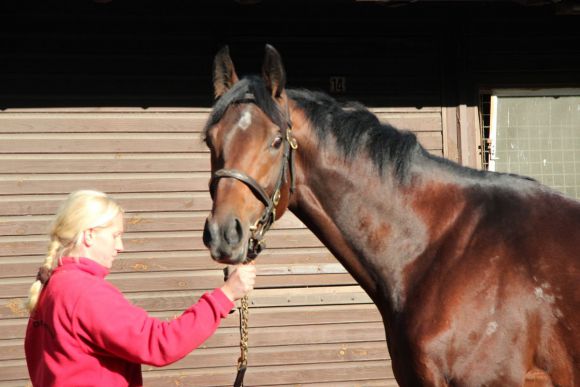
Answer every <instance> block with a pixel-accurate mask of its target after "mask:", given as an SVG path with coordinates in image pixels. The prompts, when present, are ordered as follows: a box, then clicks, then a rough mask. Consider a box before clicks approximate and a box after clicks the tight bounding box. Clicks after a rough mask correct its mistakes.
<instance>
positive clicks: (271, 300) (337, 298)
mask: <svg viewBox="0 0 580 387" xmlns="http://www.w3.org/2000/svg"><path fill="white" fill-rule="evenodd" d="M204 292H205V291H191V290H180V291H167V292H136V293H126V294H125V296H126V297H127V299H128V300H129V301H131V302H132V303H133V304H135V305H137V306H139V307H141V308H143V309H145V310H147V311H149V312H151V313H155V312H166V311H183V310H185V309H187V308H188V307H189V306H190V305H192V304H194V303H195V302H197V300H198V299H199V297H201V295H202V294H203V293H204ZM25 303H26V298H25V297H24V296H23V297H16V298H3V299H0V319H4V318H8V319H10V318H21V317H26V316H28V312H27V311H26V307H25ZM355 304H372V301H371V299H370V297H369V296H368V295H367V294H366V293H365V292H364V291H363V290H362V289H361V288H360V286H358V285H349V286H332V287H311V288H294V289H291V290H289V289H287V288H279V289H255V290H254V291H252V293H251V297H250V307H251V308H269V307H276V306H280V305H287V306H288V307H291V306H314V305H316V306H318V305H355Z"/></svg>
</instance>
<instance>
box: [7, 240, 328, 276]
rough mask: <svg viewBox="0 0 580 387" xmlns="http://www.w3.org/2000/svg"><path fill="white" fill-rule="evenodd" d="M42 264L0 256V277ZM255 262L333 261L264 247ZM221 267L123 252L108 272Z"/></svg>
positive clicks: (311, 252)
mask: <svg viewBox="0 0 580 387" xmlns="http://www.w3.org/2000/svg"><path fill="white" fill-rule="evenodd" d="M43 261H44V256H43V255H30V256H8V257H0V278H14V277H30V276H34V275H36V271H37V270H38V267H39V266H40V265H41V263H42V262H43ZM256 262H257V263H258V264H259V265H291V264H310V265H317V264H326V263H334V262H337V261H336V258H335V257H334V256H333V255H332V254H331V253H330V252H329V251H328V250H327V249H326V248H324V247H313V248H291V249H288V248H279V249H274V248H268V249H266V250H264V251H263V252H262V253H261V254H260V256H259V257H258V260H257V261H256ZM223 267H224V266H223V265H222V264H218V263H216V262H214V261H213V260H212V259H211V258H210V256H209V252H208V251H207V250H198V251H164V252H162V253H159V252H143V253H139V252H137V253H128V252H123V253H122V254H121V255H119V257H118V258H117V259H116V260H115V261H114V263H113V269H112V273H130V272H158V271H179V270H211V269H221V268H223Z"/></svg>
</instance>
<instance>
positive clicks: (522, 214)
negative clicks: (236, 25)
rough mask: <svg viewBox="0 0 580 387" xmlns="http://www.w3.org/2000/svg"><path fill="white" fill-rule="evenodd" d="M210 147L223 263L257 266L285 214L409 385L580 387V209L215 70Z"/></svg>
mask: <svg viewBox="0 0 580 387" xmlns="http://www.w3.org/2000/svg"><path fill="white" fill-rule="evenodd" d="M213 86H214V92H215V97H216V102H215V104H214V106H213V109H212V111H211V113H210V115H209V118H208V121H207V124H206V126H205V129H204V133H203V137H204V140H205V143H206V144H207V146H208V147H209V149H210V153H211V171H212V177H211V178H210V194H211V196H212V199H213V205H212V209H211V212H210V214H209V216H208V218H207V220H206V223H205V227H204V232H203V240H204V243H205V245H206V246H207V247H208V249H209V252H210V254H211V257H212V258H213V259H214V260H215V261H218V262H220V263H225V264H239V263H245V262H248V261H251V260H252V259H255V258H256V256H257V255H258V254H259V252H260V251H261V249H262V248H263V243H262V242H263V240H262V239H263V236H264V234H265V233H266V232H267V231H268V229H269V228H270V226H271V224H272V223H273V222H274V221H275V220H276V219H279V218H280V217H281V216H282V215H283V213H284V212H285V211H286V210H287V209H288V210H290V211H291V212H292V213H294V214H295V215H296V216H297V218H299V219H300V220H301V221H302V222H303V223H304V224H305V225H306V226H307V227H308V228H309V229H310V230H311V231H312V232H313V233H314V234H315V235H316V236H317V237H318V238H319V239H320V240H321V241H322V243H324V245H325V246H326V247H327V248H328V249H329V250H330V251H331V253H332V254H333V255H334V256H335V257H336V258H337V259H338V260H339V261H340V262H341V263H342V265H343V266H344V267H345V268H346V269H347V270H348V272H349V273H350V274H351V275H352V276H353V278H354V279H355V280H356V281H357V282H358V283H359V284H360V286H361V287H362V288H363V289H364V291H365V292H366V293H368V295H369V296H370V298H371V299H372V301H373V302H374V303H375V304H376V306H377V308H378V310H379V312H380V314H381V317H382V319H383V322H384V326H385V330H386V334H387V346H388V350H389V353H390V355H391V359H392V368H393V372H394V375H395V378H396V380H397V382H398V383H399V385H401V386H504V387H505V386H579V385H580V334H579V328H580V286H579V285H580V281H579V274H580V253H579V252H578V250H577V248H578V247H579V242H580V203H579V202H578V201H575V200H573V199H571V198H567V197H565V196H563V195H562V194H560V193H558V192H556V191H554V190H552V189H550V188H548V187H546V186H543V185H541V184H540V183H538V182H537V181H535V180H533V179H531V178H525V177H522V176H517V175H514V174H506V173H497V172H490V171H483V170H476V169H471V168H468V167H465V166H461V165H459V164H457V163H455V162H452V161H450V160H447V159H445V158H442V157H438V156H435V155H432V154H430V153H429V152H427V151H426V150H425V149H424V148H423V147H422V146H421V145H420V144H419V143H418V141H417V139H416V136H415V135H414V134H413V133H412V132H409V131H403V130H399V129H396V128H394V127H392V126H390V125H388V124H385V123H381V122H380V121H379V120H378V118H377V117H376V116H375V115H374V114H373V113H371V112H370V111H369V110H368V109H367V108H365V107H364V106H363V105H362V104H359V103H348V102H347V103H339V102H337V101H336V100H335V99H334V98H332V97H331V96H329V95H327V94H325V93H322V92H318V91H309V90H305V89H287V88H286V71H285V69H284V66H283V64H282V60H281V57H280V54H279V53H278V52H277V51H276V49H275V48H274V47H272V46H270V45H266V53H265V57H264V61H263V65H262V71H261V74H258V75H249V76H245V77H243V78H239V77H238V75H237V74H236V71H235V68H234V65H233V61H232V59H231V57H230V54H229V49H228V47H227V46H225V47H224V48H223V49H222V50H220V51H219V52H218V53H217V55H216V56H215V58H214V66H213Z"/></svg>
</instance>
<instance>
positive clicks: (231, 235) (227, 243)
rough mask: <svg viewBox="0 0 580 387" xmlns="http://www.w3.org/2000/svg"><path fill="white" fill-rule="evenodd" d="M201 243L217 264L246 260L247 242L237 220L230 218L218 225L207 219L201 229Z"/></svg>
mask: <svg viewBox="0 0 580 387" xmlns="http://www.w3.org/2000/svg"><path fill="white" fill-rule="evenodd" d="M203 243H204V244H205V246H206V247H207V248H208V249H209V252H210V254H211V257H212V258H213V259H214V260H215V261H217V262H220V263H225V264H237V263H240V262H243V261H245V259H246V252H247V241H246V239H245V238H244V230H243V228H242V223H241V222H240V220H239V219H238V218H235V217H230V218H228V219H227V220H226V221H225V222H223V224H219V223H218V222H216V221H214V220H213V219H212V218H211V216H210V217H208V218H207V219H206V221H205V226H204V229H203Z"/></svg>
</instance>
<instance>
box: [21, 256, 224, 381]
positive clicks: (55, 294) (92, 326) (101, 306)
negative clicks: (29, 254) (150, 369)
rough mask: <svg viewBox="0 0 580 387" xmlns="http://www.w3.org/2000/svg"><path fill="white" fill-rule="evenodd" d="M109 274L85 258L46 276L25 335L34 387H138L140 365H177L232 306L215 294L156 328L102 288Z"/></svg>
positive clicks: (119, 295)
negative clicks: (48, 277)
mask: <svg viewBox="0 0 580 387" xmlns="http://www.w3.org/2000/svg"><path fill="white" fill-rule="evenodd" d="M108 273H109V271H108V269H106V268H105V267H103V266H101V265H99V264H98V263H96V262H94V261H92V260H89V259H86V258H81V259H80V260H79V261H78V262H77V261H75V260H74V259H72V258H63V260H62V264H61V265H60V266H59V267H58V268H56V269H55V271H54V272H53V274H52V276H51V277H50V281H49V282H48V283H47V285H46V287H45V288H44V290H43V291H42V293H41V295H40V299H39V302H38V306H37V308H36V310H35V311H34V313H33V314H32V315H31V316H30V319H29V321H28V328H27V331H26V339H25V343H24V346H25V351H26V363H27V365H28V372H29V374H30V379H31V381H32V384H33V385H34V386H43V387H47V386H59V387H60V386H107V387H113V386H142V384H143V381H142V376H141V364H149V365H154V366H164V365H167V364H170V363H173V362H175V361H177V360H179V359H181V358H183V357H184V356H185V355H187V354H188V353H189V352H191V351H192V350H193V349H195V348H196V347H198V346H199V345H200V344H202V343H203V342H204V341H205V340H206V339H207V338H209V337H210V336H211V335H212V334H213V333H214V332H215V330H216V329H217V327H218V325H219V323H220V321H221V319H222V318H224V317H226V316H227V315H228V313H229V311H230V310H231V308H232V307H233V303H232V302H231V301H230V300H229V299H228V298H227V297H226V295H225V294H224V293H223V292H222V291H221V290H220V289H216V290H214V291H213V292H211V293H206V294H204V295H203V296H202V297H201V299H200V300H199V302H197V303H196V304H195V305H193V306H191V307H190V308H189V309H187V310H186V311H185V312H183V314H182V315H181V316H179V317H178V318H177V319H175V320H172V321H168V322H162V321H160V320H158V319H156V318H153V317H149V316H148V315H147V312H145V310H143V309H141V308H138V307H136V306H134V305H132V304H131V303H130V302H129V301H128V300H127V299H126V298H125V297H124V296H123V294H122V293H121V292H120V291H119V290H118V289H117V288H115V287H114V286H113V285H111V284H110V283H108V282H107V281H105V280H104V278H105V276H106V275H107V274H108Z"/></svg>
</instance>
